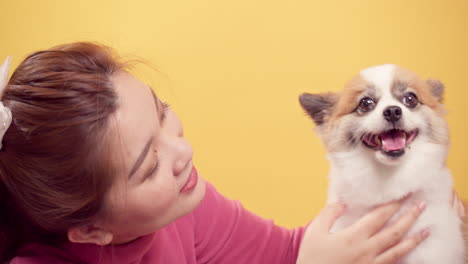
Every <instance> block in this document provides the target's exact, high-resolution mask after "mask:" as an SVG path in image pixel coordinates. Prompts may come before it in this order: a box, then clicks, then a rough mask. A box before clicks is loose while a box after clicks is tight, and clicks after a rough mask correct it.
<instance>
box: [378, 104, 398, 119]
mask: <svg viewBox="0 0 468 264" xmlns="http://www.w3.org/2000/svg"><path fill="white" fill-rule="evenodd" d="M401 115H402V111H401V108H400V107H399V106H396V105H394V106H389V107H387V108H385V110H384V111H383V116H384V118H385V120H387V121H389V122H397V121H398V120H400V118H401Z"/></svg>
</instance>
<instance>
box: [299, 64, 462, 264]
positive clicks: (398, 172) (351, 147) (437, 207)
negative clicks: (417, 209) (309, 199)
mask: <svg viewBox="0 0 468 264" xmlns="http://www.w3.org/2000/svg"><path fill="white" fill-rule="evenodd" d="M443 93H444V85H443V84H442V83H441V82H440V81H438V80H432V79H429V80H422V79H420V78H419V77H418V76H417V75H416V74H415V73H413V72H411V71H409V70H406V69H404V68H402V67H399V66H397V65H393V64H385V65H380V66H375V67H370V68H367V69H364V70H362V71H361V72H359V74H358V75H356V76H355V77H354V78H353V79H351V80H350V81H349V82H348V83H347V84H346V86H345V88H344V90H343V91H341V92H339V93H321V94H310V93H304V94H302V95H300V97H299V102H300V104H301V106H302V108H303V109H304V110H305V112H306V113H307V114H308V115H309V116H310V117H311V118H312V120H313V121H314V122H315V124H316V130H317V133H318V134H319V136H320V137H321V139H322V141H323V143H324V145H325V147H326V150H327V153H328V155H327V156H328V159H329V161H330V172H329V187H328V203H334V202H338V201H341V202H343V203H345V204H346V205H347V211H346V213H345V214H344V215H343V216H341V217H340V218H339V219H338V220H337V221H336V222H335V224H334V226H333V228H332V230H331V232H335V231H338V230H341V229H343V228H345V227H347V226H350V225H351V224H353V223H354V222H356V221H357V220H358V219H359V218H361V217H362V216H363V215H365V214H366V213H368V212H369V211H370V210H372V209H373V208H375V207H376V206H377V205H380V204H384V203H387V202H389V201H393V200H398V199H402V198H404V197H406V196H407V195H408V194H411V196H410V197H409V198H408V199H407V200H406V201H405V202H404V204H403V206H402V207H401V209H400V212H398V213H397V214H396V215H395V216H394V218H395V217H398V215H399V214H401V213H403V212H405V211H406V210H408V209H409V208H410V207H411V206H413V205H414V204H415V203H416V202H418V201H424V202H426V209H425V210H424V212H423V213H422V214H421V215H420V216H419V218H418V220H417V221H416V223H415V224H414V225H413V226H412V228H411V229H410V231H409V232H408V234H407V236H410V235H412V234H414V233H416V232H419V231H421V230H423V229H424V228H429V230H430V233H431V235H430V236H429V237H428V239H427V240H425V241H424V242H423V243H422V244H420V245H419V246H418V247H417V248H416V249H414V250H413V251H412V252H411V253H410V254H408V255H407V256H405V257H404V258H403V259H402V260H401V261H400V262H399V263H401V264H462V263H464V251H465V249H464V241H463V234H462V231H461V229H462V221H461V220H460V218H459V216H458V214H457V212H456V211H455V210H454V209H453V207H452V206H451V202H450V200H451V195H452V190H453V181H452V177H451V174H450V172H449V170H448V169H447V167H446V159H447V154H448V148H449V131H448V126H447V123H446V121H445V119H444V116H445V110H444V107H443V104H442V99H443ZM394 218H392V219H391V220H390V222H391V221H393V219H394ZM465 224H466V223H465ZM465 229H466V226H465ZM467 263H468V262H467Z"/></svg>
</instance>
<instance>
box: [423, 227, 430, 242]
mask: <svg viewBox="0 0 468 264" xmlns="http://www.w3.org/2000/svg"><path fill="white" fill-rule="evenodd" d="M430 234H431V231H430V230H429V228H425V229H424V230H423V231H421V237H422V238H423V239H426V238H427V237H428V236H429V235H430Z"/></svg>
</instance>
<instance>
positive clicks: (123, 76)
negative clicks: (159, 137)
mask: <svg viewBox="0 0 468 264" xmlns="http://www.w3.org/2000/svg"><path fill="white" fill-rule="evenodd" d="M112 82H113V83H114V87H115V89H116V92H117V94H118V97H119V108H118V110H117V112H116V118H115V121H116V124H115V125H116V129H117V130H118V134H119V141H120V145H121V151H122V154H123V155H124V157H125V160H124V162H125V163H126V164H125V166H126V167H129V166H132V162H134V161H135V160H137V158H138V155H139V154H140V152H141V151H142V150H143V149H144V148H145V144H146V143H147V142H148V139H150V138H152V137H154V136H155V135H156V133H157V127H158V118H157V116H158V113H157V107H156V105H155V100H154V95H153V94H152V91H151V88H149V86H147V85H146V84H144V83H143V82H141V81H139V80H138V79H136V78H135V77H133V76H132V75H131V74H129V73H127V72H119V73H116V74H115V75H114V76H113V77H112Z"/></svg>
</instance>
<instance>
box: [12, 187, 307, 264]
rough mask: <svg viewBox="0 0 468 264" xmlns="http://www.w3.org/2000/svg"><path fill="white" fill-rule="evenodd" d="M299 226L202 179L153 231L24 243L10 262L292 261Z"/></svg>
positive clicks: (240, 263) (183, 263)
mask: <svg viewBox="0 0 468 264" xmlns="http://www.w3.org/2000/svg"><path fill="white" fill-rule="evenodd" d="M303 231H304V229H303V228H298V229H295V230H287V229H285V228H282V227H278V226H276V225H274V224H273V221H268V220H264V219H262V218H260V217H258V216H256V215H254V214H252V213H250V212H249V211H247V210H245V209H244V208H243V207H242V206H241V205H240V203H239V202H238V201H233V200H228V199H226V198H225V197H223V196H221V195H220V194H219V193H218V192H217V191H216V190H215V188H214V187H213V186H212V185H210V184H207V188H206V195H205V197H204V198H203V201H202V202H201V204H200V206H198V207H197V209H195V211H193V212H192V213H190V214H189V215H186V216H184V217H182V218H180V219H178V220H177V221H175V222H173V223H171V224H170V225H168V226H166V227H164V228H163V229H161V230H159V231H157V232H156V233H153V234H150V235H147V236H144V237H140V238H138V239H137V240H135V241H133V242H130V243H128V244H125V245H116V246H105V247H100V246H97V245H93V244H76V243H66V244H64V245H62V246H60V247H55V248H54V247H50V246H45V245H39V244H30V245H27V246H25V247H24V248H22V249H21V250H20V251H19V254H18V256H17V257H15V258H14V259H13V260H12V262H11V264H46V263H47V264H51V263H54V264H55V263H96V264H97V263H100V264H107V263H109V264H111V263H113V264H127V263H129V264H130V263H132V264H137V263H168V264H195V263H225V264H230V263H236V264H243V263H268V264H274V263H281V264H288V263H291V264H292V263H295V262H296V258H297V254H298V250H299V245H300V242H301V239H302V235H303Z"/></svg>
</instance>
